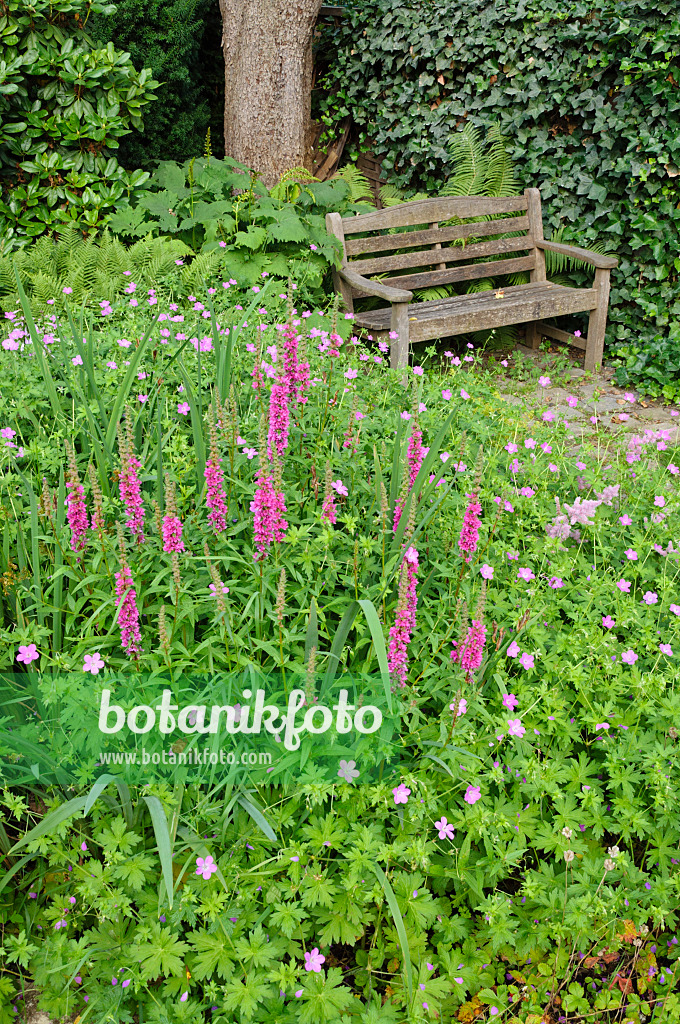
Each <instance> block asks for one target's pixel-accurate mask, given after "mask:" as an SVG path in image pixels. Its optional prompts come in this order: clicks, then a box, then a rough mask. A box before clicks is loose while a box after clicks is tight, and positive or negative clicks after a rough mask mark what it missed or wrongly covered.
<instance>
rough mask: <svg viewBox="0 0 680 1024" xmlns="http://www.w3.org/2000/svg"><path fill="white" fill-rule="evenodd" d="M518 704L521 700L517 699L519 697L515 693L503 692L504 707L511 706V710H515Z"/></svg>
mask: <svg viewBox="0 0 680 1024" xmlns="http://www.w3.org/2000/svg"><path fill="white" fill-rule="evenodd" d="M518 704H519V701H518V700H517V697H516V696H515V694H514V693H505V694H503V707H504V708H509V709H510V711H514V710H515V708H516V707H517V705H518Z"/></svg>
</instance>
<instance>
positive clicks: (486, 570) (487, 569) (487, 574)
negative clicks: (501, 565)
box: [479, 562, 494, 580]
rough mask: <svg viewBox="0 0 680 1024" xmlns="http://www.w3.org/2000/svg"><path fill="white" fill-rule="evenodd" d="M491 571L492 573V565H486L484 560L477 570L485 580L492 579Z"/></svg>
mask: <svg viewBox="0 0 680 1024" xmlns="http://www.w3.org/2000/svg"><path fill="white" fill-rule="evenodd" d="M493 573H494V570H493V567H492V566H490V565H487V564H486V562H485V563H484V565H482V566H481V568H480V570H479V574H480V576H483V578H484V579H485V580H490V579H492V578H493Z"/></svg>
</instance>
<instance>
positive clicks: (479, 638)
mask: <svg viewBox="0 0 680 1024" xmlns="http://www.w3.org/2000/svg"><path fill="white" fill-rule="evenodd" d="M485 643H486V628H485V626H484V623H483V622H481V621H480V620H479V619H474V620H473V622H472V625H471V626H470V627H469V628H468V631H467V636H466V637H465V639H464V640H463V641H462V642H461V644H460V646H457V647H456V648H455V649H454V650H453V651H451V659H452V661H454V662H457V663H458V664H459V665H460V667H461V668H462V669H463V671H464V672H476V671H477V669H478V668H479V666H480V665H481V664H482V659H483V657H484V644H485Z"/></svg>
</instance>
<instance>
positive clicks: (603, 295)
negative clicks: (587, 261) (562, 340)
mask: <svg viewBox="0 0 680 1024" xmlns="http://www.w3.org/2000/svg"><path fill="white" fill-rule="evenodd" d="M593 287H594V288H596V289H597V293H598V298H597V306H596V307H595V309H591V311H590V316H589V317H588V337H587V339H586V357H585V361H584V364H583V365H584V368H585V369H586V370H590V371H594V370H597V369H599V368H601V366H602V352H603V351H604V330H605V327H606V326H607V307H608V305H609V270H600V269H599V268H598V269H597V270H596V271H595V281H594V284H593Z"/></svg>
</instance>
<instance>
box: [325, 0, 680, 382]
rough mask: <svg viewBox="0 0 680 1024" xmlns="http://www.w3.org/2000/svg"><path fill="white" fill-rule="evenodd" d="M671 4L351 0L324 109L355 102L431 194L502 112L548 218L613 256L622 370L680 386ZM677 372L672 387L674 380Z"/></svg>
mask: <svg viewBox="0 0 680 1024" xmlns="http://www.w3.org/2000/svg"><path fill="white" fill-rule="evenodd" d="M679 19H680V10H679V8H678V5H677V2H675V0H674V2H669V0H657V2H650V0H576V2H575V0H494V2H492V3H484V2H480V0H353V3H352V5H351V6H350V7H349V8H348V12H347V15H346V16H345V18H343V19H342V23H341V24H340V25H339V26H337V27H336V26H333V25H332V24H327V25H326V26H325V28H324V31H325V33H326V34H327V35H326V39H325V47H326V48H327V51H328V52H331V53H333V60H332V62H330V65H329V66H330V71H329V72H328V74H327V76H326V79H325V82H324V86H325V92H323V93H322V96H321V100H320V103H319V109H318V111H317V116H323V117H324V118H325V119H326V121H327V122H328V123H330V124H334V123H336V122H339V121H340V120H341V119H342V118H343V117H344V116H345V115H346V114H347V113H351V115H352V118H353V120H354V122H355V124H356V125H358V126H359V128H360V130H361V131H362V132H363V136H364V139H365V141H366V142H368V141H369V140H370V143H371V146H372V148H373V150H374V152H375V153H376V155H377V156H378V157H380V158H381V159H382V164H383V168H384V170H385V171H386V172H387V173H388V174H389V175H390V179H391V180H392V181H394V183H395V184H401V185H410V186H413V187H415V186H417V187H419V188H425V189H428V190H434V189H435V188H436V187H437V186H438V185H439V184H440V183H441V181H442V180H443V179H444V178H445V177H446V176H447V173H448V172H450V170H451V167H450V162H449V157H448V153H447V143H448V140H449V138H450V136H451V133H452V132H454V131H455V130H456V128H457V127H459V126H460V125H461V124H462V123H463V122H464V120H465V119H470V120H472V121H473V122H474V123H477V124H486V123H489V122H491V121H496V122H498V123H500V125H501V127H502V130H503V131H504V133H505V134H506V135H507V137H508V138H509V141H510V146H511V152H512V154H513V157H514V159H515V161H516V164H517V167H518V171H519V175H520V177H521V179H522V181H523V182H524V184H525V185H537V186H538V187H539V188H540V189H541V192H542V195H543V201H544V219H545V220H546V222H547V223H548V224H549V225H552V227H557V226H559V225H560V224H564V225H566V230H567V234H568V235H569V236H570V240H573V241H574V242H577V243H578V244H580V245H584V246H588V243H589V242H592V241H595V240H597V241H599V242H603V243H604V244H605V245H606V246H607V247H608V248H609V249H610V250H612V251H615V252H616V253H617V255H618V256H619V258H620V266H619V268H618V270H617V271H615V272H614V275H613V282H612V283H613V286H612V294H611V307H610V317H609V325H608V332H607V338H608V342H609V352H610V355H611V354H612V350H613V348H615V349H616V354H617V355H618V356H619V357H620V358H621V359H622V360H623V362H624V364H625V366H624V368H622V369H621V370H620V371H619V379H620V380H621V381H622V382H624V381H625V380H627V379H636V380H638V381H639V380H642V381H643V382H646V384H647V389H648V390H649V391H650V392H652V393H653V392H654V391H655V390H656V392H657V393H660V392H661V391H662V390H663V389H665V390H664V394H665V395H666V397H668V398H673V397H674V396H676V395H678V394H680V287H679V284H678V272H679V271H680V258H679V257H680V244H679V242H680V209H679V208H678V206H679V204H680V174H679V170H678V168H680V20H679ZM674 379H675V381H676V382H675V383H674Z"/></svg>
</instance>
